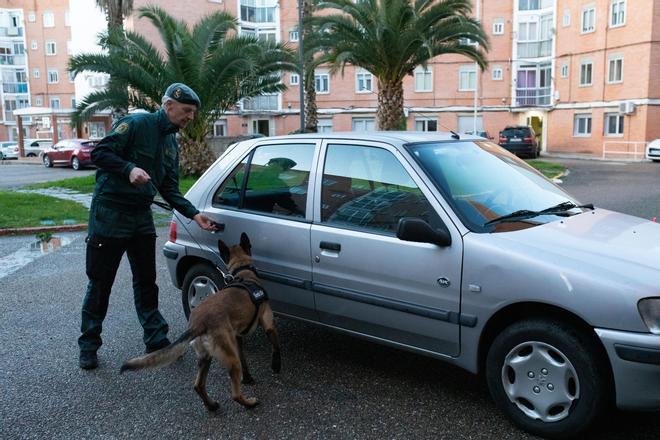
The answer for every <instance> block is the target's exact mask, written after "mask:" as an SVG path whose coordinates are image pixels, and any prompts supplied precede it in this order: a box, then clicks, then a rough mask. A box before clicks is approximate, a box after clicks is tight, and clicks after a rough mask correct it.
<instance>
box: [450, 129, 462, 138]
mask: <svg viewBox="0 0 660 440" xmlns="http://www.w3.org/2000/svg"><path fill="white" fill-rule="evenodd" d="M449 132H450V133H451V137H452V138H453V139H460V138H461V136H460V135H459V134H458V133H455V132H453V131H451V130H449Z"/></svg>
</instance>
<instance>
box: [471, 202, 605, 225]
mask: <svg viewBox="0 0 660 440" xmlns="http://www.w3.org/2000/svg"><path fill="white" fill-rule="evenodd" d="M574 208H587V209H594V205H593V204H591V203H587V204H586V205H576V204H575V203H573V202H569V201H566V202H562V203H559V204H557V205H554V206H551V207H549V208H546V209H543V210H541V211H530V210H529V209H521V210H519V211H514V212H512V213H511V214H507V215H503V216H501V217H497V218H494V219H492V220H489V221H487V222H486V223H484V226H488V225H492V224H495V223H502V222H516V221H519V220H526V219H530V218H534V217H538V216H541V215H560V216H568V215H569V214H568V213H567V212H566V211H570V210H571V209H574Z"/></svg>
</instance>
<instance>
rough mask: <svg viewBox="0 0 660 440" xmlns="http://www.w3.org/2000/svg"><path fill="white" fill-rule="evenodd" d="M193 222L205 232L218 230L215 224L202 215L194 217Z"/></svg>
mask: <svg viewBox="0 0 660 440" xmlns="http://www.w3.org/2000/svg"><path fill="white" fill-rule="evenodd" d="M193 220H195V222H196V223H197V224H198V225H199V227H200V228H202V229H204V230H205V231H211V232H215V231H217V230H218V228H217V227H216V225H215V222H214V221H213V220H211V219H210V218H208V217H207V216H206V215H204V214H202V213H199V214H197V215H196V216H194V217H193Z"/></svg>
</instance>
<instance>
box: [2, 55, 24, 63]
mask: <svg viewBox="0 0 660 440" xmlns="http://www.w3.org/2000/svg"><path fill="white" fill-rule="evenodd" d="M0 65H10V66H24V65H25V55H0Z"/></svg>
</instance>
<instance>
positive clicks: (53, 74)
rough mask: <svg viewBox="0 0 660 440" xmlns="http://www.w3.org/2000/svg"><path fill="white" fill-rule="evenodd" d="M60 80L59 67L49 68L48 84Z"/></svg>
mask: <svg viewBox="0 0 660 440" xmlns="http://www.w3.org/2000/svg"><path fill="white" fill-rule="evenodd" d="M58 82H60V75H59V73H58V72H57V69H49V70H48V84H55V83H58Z"/></svg>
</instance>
